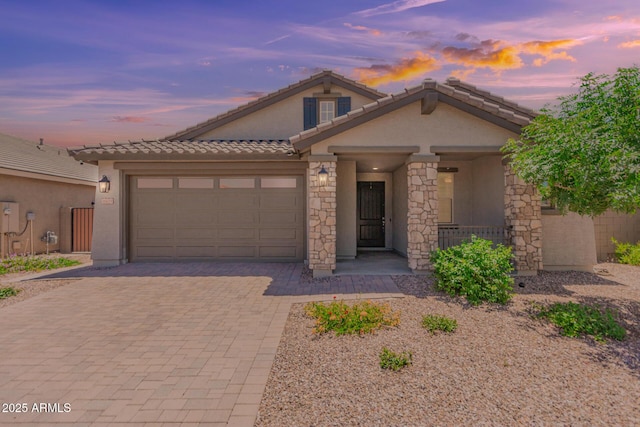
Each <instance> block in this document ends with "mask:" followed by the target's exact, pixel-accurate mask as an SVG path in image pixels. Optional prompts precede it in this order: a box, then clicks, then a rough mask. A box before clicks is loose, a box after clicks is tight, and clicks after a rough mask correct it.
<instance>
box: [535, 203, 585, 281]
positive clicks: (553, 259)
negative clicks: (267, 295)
mask: <svg viewBox="0 0 640 427" xmlns="http://www.w3.org/2000/svg"><path fill="white" fill-rule="evenodd" d="M595 263H596V242H595V233H594V228H593V220H592V219H591V218H590V217H587V216H580V215H578V214H575V213H569V214H567V215H549V214H543V215H542V265H543V268H544V269H545V270H579V271H593V266H594V264H595Z"/></svg>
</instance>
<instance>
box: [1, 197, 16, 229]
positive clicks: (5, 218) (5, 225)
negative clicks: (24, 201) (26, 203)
mask: <svg viewBox="0 0 640 427" xmlns="http://www.w3.org/2000/svg"><path fill="white" fill-rule="evenodd" d="M0 225H1V227H0V233H19V232H20V209H19V205H18V203H15V202H0Z"/></svg>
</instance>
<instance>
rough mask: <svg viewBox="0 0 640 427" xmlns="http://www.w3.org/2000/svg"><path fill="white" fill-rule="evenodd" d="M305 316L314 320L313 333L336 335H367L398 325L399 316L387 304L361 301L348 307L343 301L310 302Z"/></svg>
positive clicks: (306, 307) (305, 308)
mask: <svg viewBox="0 0 640 427" xmlns="http://www.w3.org/2000/svg"><path fill="white" fill-rule="evenodd" d="M304 310H305V312H306V313H307V315H309V316H311V317H314V318H315V319H316V326H315V328H314V329H313V332H314V333H317V334H322V333H325V332H329V331H335V333H336V335H344V334H360V335H363V334H367V333H372V332H374V331H375V330H377V329H380V328H382V327H384V326H397V325H399V324H400V315H399V314H397V313H395V312H393V310H391V306H389V304H388V303H384V304H383V303H375V302H371V301H363V302H360V303H356V304H353V305H348V304H346V303H345V302H343V301H335V300H334V301H332V302H331V303H329V304H323V303H321V302H310V303H308V304H307V305H305V307H304Z"/></svg>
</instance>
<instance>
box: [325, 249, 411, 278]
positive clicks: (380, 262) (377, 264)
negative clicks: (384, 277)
mask: <svg viewBox="0 0 640 427" xmlns="http://www.w3.org/2000/svg"><path fill="white" fill-rule="evenodd" d="M334 274H335V275H336V276H344V275H380V274H412V273H411V270H410V269H409V265H408V263H407V258H405V257H403V256H402V255H399V254H397V253H395V252H391V251H358V255H357V257H356V259H349V260H338V261H337V263H336V270H335V273H334Z"/></svg>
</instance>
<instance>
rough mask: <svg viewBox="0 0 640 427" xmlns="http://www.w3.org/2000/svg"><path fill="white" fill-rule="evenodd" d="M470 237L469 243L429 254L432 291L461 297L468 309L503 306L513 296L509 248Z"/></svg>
mask: <svg viewBox="0 0 640 427" xmlns="http://www.w3.org/2000/svg"><path fill="white" fill-rule="evenodd" d="M492 246H493V243H492V242H491V241H489V240H485V239H480V238H478V237H476V236H471V241H469V242H464V243H461V244H459V245H457V246H452V247H450V248H448V249H446V250H440V249H437V250H435V251H434V252H432V253H431V262H432V263H433V268H434V275H435V277H436V288H437V289H440V290H442V291H445V292H447V293H448V294H449V295H451V296H455V295H464V296H465V297H466V298H467V301H469V303H470V304H472V305H479V304H480V303H482V301H487V302H495V303H499V304H506V303H507V302H509V300H510V299H511V296H512V293H513V277H511V276H510V275H509V273H511V272H512V271H513V266H512V265H511V248H509V247H506V246H503V245H500V244H499V245H497V246H496V247H495V248H493V247H492Z"/></svg>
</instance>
